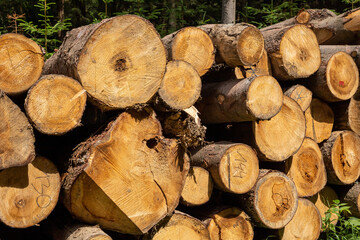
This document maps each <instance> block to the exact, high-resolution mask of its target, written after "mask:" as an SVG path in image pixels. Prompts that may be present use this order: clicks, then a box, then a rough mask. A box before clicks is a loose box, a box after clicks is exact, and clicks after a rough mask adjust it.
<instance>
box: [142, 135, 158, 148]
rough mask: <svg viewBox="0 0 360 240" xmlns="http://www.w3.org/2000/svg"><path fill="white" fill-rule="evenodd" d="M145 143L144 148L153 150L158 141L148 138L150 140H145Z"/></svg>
mask: <svg viewBox="0 0 360 240" xmlns="http://www.w3.org/2000/svg"><path fill="white" fill-rule="evenodd" d="M145 141H146V146H147V147H148V148H151V149H153V148H155V147H156V145H157V144H158V139H157V138H150V139H148V140H145Z"/></svg>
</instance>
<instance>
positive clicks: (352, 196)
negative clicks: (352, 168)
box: [340, 182, 360, 218]
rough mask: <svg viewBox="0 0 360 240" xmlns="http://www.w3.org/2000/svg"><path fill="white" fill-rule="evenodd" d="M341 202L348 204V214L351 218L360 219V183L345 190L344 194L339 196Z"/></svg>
mask: <svg viewBox="0 0 360 240" xmlns="http://www.w3.org/2000/svg"><path fill="white" fill-rule="evenodd" d="M340 198H341V199H342V201H343V202H346V203H348V205H349V206H350V209H349V210H350V212H351V214H350V215H352V216H354V217H357V218H359V217H360V183H359V182H356V183H355V184H354V185H353V186H351V187H350V188H347V189H346V190H345V192H343V193H342V194H341V197H340Z"/></svg>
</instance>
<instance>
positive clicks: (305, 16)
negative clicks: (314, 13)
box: [295, 10, 311, 24]
mask: <svg viewBox="0 0 360 240" xmlns="http://www.w3.org/2000/svg"><path fill="white" fill-rule="evenodd" d="M310 18H311V15H310V13H309V12H308V11H306V10H304V11H301V12H300V13H299V14H298V15H297V16H296V17H295V19H296V21H297V22H298V23H300V24H306V23H308V22H309V21H310Z"/></svg>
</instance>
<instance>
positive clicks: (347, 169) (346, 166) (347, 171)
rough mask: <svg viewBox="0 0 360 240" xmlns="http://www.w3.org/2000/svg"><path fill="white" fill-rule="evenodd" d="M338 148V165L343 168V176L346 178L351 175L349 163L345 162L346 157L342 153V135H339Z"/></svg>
mask: <svg viewBox="0 0 360 240" xmlns="http://www.w3.org/2000/svg"><path fill="white" fill-rule="evenodd" d="M340 147H341V150H340V156H339V157H340V163H341V165H342V167H343V175H344V176H345V177H346V176H349V175H351V166H350V164H349V162H348V161H347V160H346V155H345V153H344V137H343V134H342V133H341V134H340Z"/></svg>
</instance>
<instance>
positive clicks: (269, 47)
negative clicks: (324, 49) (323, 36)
mask: <svg viewBox="0 0 360 240" xmlns="http://www.w3.org/2000/svg"><path fill="white" fill-rule="evenodd" d="M261 33H262V34H263V36H264V39H265V49H266V51H267V53H268V54H269V56H270V59H271V65H272V70H273V71H272V74H273V76H274V77H275V78H276V79H278V80H293V79H296V78H306V77H309V76H310V75H312V74H313V73H314V72H316V71H317V70H318V68H319V67H320V63H321V59H320V49H319V45H318V42H317V40H316V36H315V34H314V33H313V31H311V30H310V29H309V28H308V27H306V26H304V25H295V26H292V27H285V28H276V27H271V26H270V27H267V28H263V29H261Z"/></svg>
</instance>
